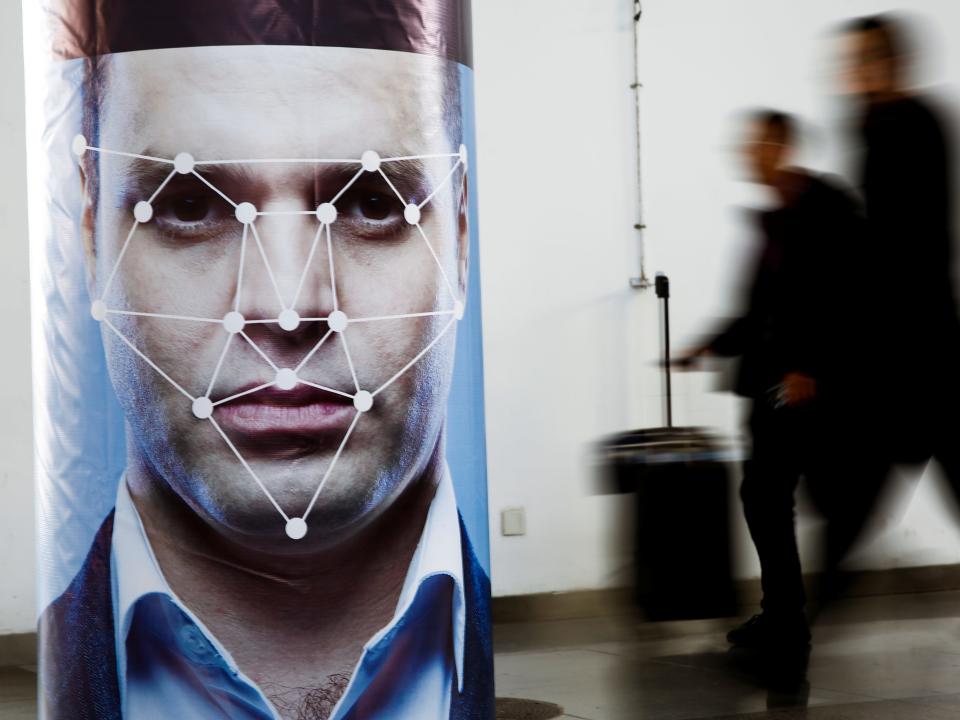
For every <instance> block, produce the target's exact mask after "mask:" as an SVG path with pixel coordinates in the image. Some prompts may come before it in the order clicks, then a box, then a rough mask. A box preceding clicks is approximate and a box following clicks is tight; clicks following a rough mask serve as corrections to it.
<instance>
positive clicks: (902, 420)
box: [809, 383, 960, 602]
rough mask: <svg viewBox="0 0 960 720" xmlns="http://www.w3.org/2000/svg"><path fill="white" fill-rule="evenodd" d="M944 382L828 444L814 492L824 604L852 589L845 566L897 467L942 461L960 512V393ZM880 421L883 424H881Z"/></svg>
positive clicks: (851, 425)
mask: <svg viewBox="0 0 960 720" xmlns="http://www.w3.org/2000/svg"><path fill="white" fill-rule="evenodd" d="M952 385H953V383H939V384H938V386H939V388H940V392H939V397H937V395H938V393H936V392H934V391H933V389H932V388H930V387H926V388H924V392H918V393H917V394H916V395H913V396H912V399H910V398H908V399H903V398H904V397H905V394H903V395H901V396H900V399H899V401H898V400H897V399H896V398H894V399H893V401H892V402H889V403H888V404H887V405H886V406H885V407H884V408H875V412H874V413H873V417H868V416H865V415H863V414H861V415H860V416H859V417H856V416H854V417H850V416H848V417H849V418H850V419H849V420H848V421H847V422H846V423H845V428H844V429H840V428H837V427H834V428H833V429H832V430H830V431H829V432H828V437H827V439H826V440H825V442H824V443H823V447H824V448H825V450H824V451H823V452H822V457H824V460H825V461H824V462H822V463H818V467H817V468H816V469H815V471H814V473H813V475H812V476H811V477H810V483H809V485H810V490H811V492H812V494H813V497H814V500H815V502H816V504H817V506H818V508H819V510H820V512H821V513H822V514H823V515H824V517H825V519H826V521H827V524H826V534H825V538H824V573H823V577H822V583H821V588H820V591H819V592H820V595H821V597H820V600H821V602H828V601H830V600H833V599H835V598H836V597H837V596H838V595H839V594H840V593H841V592H842V591H843V589H844V588H845V585H846V583H845V579H846V578H845V577H844V576H843V574H842V573H841V572H840V565H841V563H842V562H843V560H844V559H845V558H846V556H847V555H848V553H849V552H850V550H851V549H852V547H853V545H854V544H855V543H856V542H857V540H858V539H859V538H860V537H861V535H862V533H863V529H864V527H865V526H866V524H867V522H868V520H869V519H870V515H871V513H872V511H873V510H874V508H875V506H876V503H877V500H878V498H879V497H880V495H881V494H882V492H883V489H884V486H885V484H886V482H887V480H888V478H889V476H890V474H891V472H892V470H893V468H894V467H895V466H897V465H906V466H908V467H909V466H919V467H920V468H922V466H923V465H925V464H926V463H928V462H929V461H930V460H934V461H936V462H937V463H938V464H939V465H940V469H941V470H942V471H943V474H944V476H945V479H946V481H947V482H948V483H949V486H950V488H951V490H952V492H953V496H954V498H955V500H956V502H955V507H954V508H953V509H954V510H957V509H960V404H958V401H960V393H958V392H957V391H956V388H954V387H951V386H952ZM877 418H880V421H879V422H878V421H877Z"/></svg>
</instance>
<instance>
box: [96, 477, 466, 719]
mask: <svg viewBox="0 0 960 720" xmlns="http://www.w3.org/2000/svg"><path fill="white" fill-rule="evenodd" d="M111 562H112V563H113V572H112V576H113V578H114V628H115V629H116V630H115V632H116V638H115V640H116V649H117V660H118V666H119V670H120V681H121V682H120V694H121V703H122V704H125V703H124V702H123V701H124V699H125V695H126V681H125V679H126V666H127V663H126V639H127V635H128V633H129V631H130V624H131V622H132V621H133V610H134V608H135V606H136V604H137V601H138V600H140V598H142V597H143V596H144V595H148V594H150V593H158V594H162V595H166V596H167V597H169V598H170V599H171V601H172V602H174V603H175V604H176V605H177V606H178V607H180V608H181V609H182V610H183V611H184V612H185V613H186V614H187V615H188V616H189V617H190V618H191V620H193V621H194V622H195V623H196V625H197V627H199V628H200V629H201V630H202V631H203V632H204V633H205V634H206V636H207V638H208V639H209V640H210V642H211V643H212V644H213V646H214V647H215V648H216V649H217V651H218V652H220V654H221V655H222V656H223V658H224V659H225V660H226V661H227V663H228V664H229V665H230V667H231V669H233V670H235V671H237V672H239V670H238V668H237V665H236V663H235V662H234V660H233V658H232V657H231V656H230V654H229V652H227V650H226V649H225V648H223V646H222V645H220V643H219V642H218V641H217V639H216V638H215V637H214V636H213V634H212V633H211V632H210V631H209V630H208V629H207V628H206V626H204V625H203V623H202V622H201V621H200V619H199V618H197V617H196V616H195V615H194V614H193V613H192V612H191V611H190V610H189V608H187V607H186V606H185V605H184V604H183V602H181V601H180V599H179V598H178V597H177V596H176V595H175V594H174V592H173V590H172V589H171V588H170V585H169V584H168V583H167V581H166V579H165V578H164V576H163V571H162V570H161V569H160V565H159V563H158V562H157V558H156V556H155V555H154V553H153V549H152V548H151V547H150V541H149V539H148V538H147V533H146V531H145V530H144V527H143V523H142V521H141V519H140V515H139V513H138V512H137V509H136V506H135V505H134V504H133V500H132V498H131V497H130V492H129V490H128V488H127V483H126V478H123V479H121V481H120V486H119V489H118V491H117V505H116V512H115V515H114V526H113V541H112V557H111ZM436 575H448V576H449V577H450V578H451V579H452V580H453V582H454V591H453V612H452V616H453V643H454V661H455V663H456V671H457V686H458V689H459V690H461V691H462V690H463V681H464V678H463V656H464V637H465V633H466V599H465V591H464V579H463V554H462V546H461V538H460V516H459V512H458V510H457V501H456V496H455V494H454V488H453V481H452V480H451V478H450V471H449V468H447V466H446V465H444V471H443V474H442V475H441V478H440V483H439V485H438V486H437V492H436V495H435V496H434V498H433V501H432V502H431V504H430V509H429V511H428V513H427V519H426V522H425V523H424V527H423V533H422V534H421V536H420V542H419V543H418V545H417V549H416V551H415V552H414V555H413V559H412V560H411V562H410V567H409V570H408V571H407V577H406V579H405V580H404V583H403V588H402V589H401V591H400V598H399V600H398V602H397V609H396V611H395V613H394V616H393V618H392V619H391V621H390V622H389V623H388V624H387V625H386V626H385V627H384V628H382V629H381V630H380V631H379V632H377V633H376V634H375V635H374V636H373V637H372V638H371V639H370V640H368V641H367V643H366V644H365V645H364V651H366V650H367V649H369V648H370V647H372V646H374V645H375V644H376V643H377V642H378V641H379V640H380V639H381V638H382V637H384V636H385V635H387V634H388V633H389V632H390V630H391V629H393V627H394V626H395V625H396V624H397V623H398V622H399V621H400V619H401V618H403V616H404V614H405V613H406V612H407V611H408V610H409V609H410V606H411V605H412V604H413V601H414V598H415V597H416V594H417V590H418V589H419V587H420V586H421V584H422V583H423V582H424V581H425V580H427V579H428V578H431V577H434V576H436ZM361 662H362V658H361ZM358 667H359V663H358ZM250 684H251V685H254V683H252V682H251V683H250ZM345 696H346V693H345Z"/></svg>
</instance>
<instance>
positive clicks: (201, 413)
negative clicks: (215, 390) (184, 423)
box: [192, 397, 213, 420]
mask: <svg viewBox="0 0 960 720" xmlns="http://www.w3.org/2000/svg"><path fill="white" fill-rule="evenodd" d="M192 410H193V414H194V416H195V417H196V418H197V419H198V420H206V419H207V418H208V417H210V416H211V415H213V403H212V402H210V398H208V397H198V398H197V399H196V400H194V401H193V408H192Z"/></svg>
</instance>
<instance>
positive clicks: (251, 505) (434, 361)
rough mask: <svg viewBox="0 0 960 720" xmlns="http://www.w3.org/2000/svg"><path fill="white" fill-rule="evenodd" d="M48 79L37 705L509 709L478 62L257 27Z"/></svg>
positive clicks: (41, 238)
mask: <svg viewBox="0 0 960 720" xmlns="http://www.w3.org/2000/svg"><path fill="white" fill-rule="evenodd" d="M116 31H117V28H116V27H114V28H113V29H112V32H114V33H115V32H116ZM46 70H47V74H46V78H45V82H46V86H47V88H46V101H45V106H44V120H45V122H46V125H45V127H44V131H43V132H44V134H43V148H44V152H45V153H46V156H45V157H44V158H43V167H42V170H41V176H42V182H43V185H42V187H41V188H40V192H41V193H42V194H43V196H44V197H46V198H48V201H47V208H46V210H47V211H46V213H45V217H44V218H43V222H42V223H40V224H39V226H32V235H31V248H32V256H33V263H32V271H33V283H34V285H33V288H34V293H33V310H34V331H35V335H34V337H35V343H34V371H35V382H36V391H35V401H36V443H37V448H36V452H37V473H38V482H37V486H38V515H39V523H38V525H39V530H38V536H39V555H40V568H41V578H40V583H39V589H40V593H39V594H40V598H39V618H40V619H39V623H40V631H41V649H40V665H41V676H42V683H41V684H42V685H43V686H44V690H43V692H42V695H43V698H42V700H43V702H42V707H43V708H44V711H43V714H44V716H45V717H54V718H60V717H91V718H92V717H130V718H140V717H154V716H157V713H158V712H162V713H173V715H175V716H177V715H178V716H183V717H207V716H211V713H214V714H215V712H219V711H218V710H215V709H213V706H208V705H205V704H204V703H208V702H213V703H215V704H217V703H221V705H217V707H222V703H223V702H227V701H225V700H224V699H223V696H222V695H223V694H224V693H226V695H227V696H229V697H230V698H232V699H231V700H229V701H228V702H230V703H236V702H238V699H242V700H239V702H240V705H233V704H231V707H240V706H242V707H243V708H244V710H243V711H240V710H237V711H236V713H233V714H231V715H230V716H231V717H234V716H236V717H241V718H246V717H251V718H253V717H256V718H264V717H275V718H287V717H314V716H316V717H323V718H346V717H347V716H348V715H350V713H351V712H360V710H357V708H363V711H362V712H363V716H364V717H367V716H369V717H372V718H375V717H382V718H395V717H396V718H406V717H410V718H418V720H419V719H420V718H433V717H437V718H444V719H446V718H486V717H492V712H493V710H492V708H493V704H492V702H493V685H492V656H491V649H490V648H491V646H490V636H489V594H490V587H489V553H488V538H487V528H486V518H487V509H486V484H485V483H486V478H485V448H484V435H483V406H482V397H483V373H482V356H481V342H480V337H481V335H480V332H481V326H480V302H479V269H478V264H477V247H476V243H477V215H476V207H477V203H476V180H475V167H474V166H475V162H474V159H473V154H474V153H473V149H472V148H473V146H474V130H473V105H472V102H473V98H472V94H473V93H472V82H473V77H472V71H471V70H470V69H469V68H467V67H466V66H464V65H462V64H460V63H457V62H453V61H451V60H449V59H447V58H445V57H442V56H438V55H436V54H429V53H417V52H400V51H396V50H393V49H384V50H377V49H372V48H370V47H313V46H293V45H258V44H245V45H218V46H197V47H161V48H159V49H149V50H140V51H136V50H135V51H130V52H122V53H112V54H106V55H101V56H97V57H82V58H77V59H71V60H66V61H64V60H56V61H51V62H50V64H49V66H48V67H47V68H46ZM374 570H375V572H374ZM280 578H282V579H283V582H282V583H279V584H278V583H277V582H276V581H277V579H280ZM291 588H296V591H295V593H294V595H295V596H296V598H297V602H296V603H295V605H294V606H291V605H290V602H291ZM338 588H339V590H338ZM280 589H283V591H284V592H279V590H280ZM274 591H277V592H276V593H274ZM338 593H340V594H339V595H338ZM250 598H257V602H253V603H251V602H250ZM371 607H373V608H380V610H379V611H378V612H379V615H376V614H375V613H374V614H371V613H370V612H368V610H369V608H371ZM211 608H216V610H215V611H211ZM354 608H367V610H365V611H364V612H363V613H362V614H361V615H357V614H356V612H354ZM298 613H305V614H306V615H304V617H303V618H301V619H300V621H298V624H297V625H296V627H297V628H298V629H297V631H296V632H293V633H289V634H287V635H286V636H285V635H284V634H283V632H284V627H285V625H286V624H287V621H288V620H289V621H290V622H291V623H293V621H294V620H295V619H296V616H297V614H298ZM374 615H375V616H374ZM225 617H229V618H231V621H230V622H229V623H225V622H224V621H223V618H225ZM254 628H255V629H256V632H251V630H252V629H254ZM145 638H148V640H145ZM184 638H190V641H189V642H186V641H185V640H184ZM298 648H299V649H300V650H301V652H300V653H299V654H298V651H297V650H298ZM320 649H322V652H321V651H320ZM275 653H279V655H282V657H283V662H278V663H270V662H268V661H267V658H270V657H271V656H272V655H273V654H275ZM91 658H96V661H95V662H91ZM171 658H175V659H176V662H172V661H171ZM216 663H219V664H220V665H217V666H222V667H224V668H226V669H228V670H229V671H230V672H229V673H228V675H229V677H230V678H231V679H230V680H229V681H228V682H226V683H224V682H220V681H219V680H217V681H213V680H211V681H210V683H208V682H207V681H206V680H204V679H203V678H204V677H207V679H208V680H210V678H209V677H208V676H206V675H204V673H206V672H207V671H206V670H205V669H204V668H209V667H212V666H213V665H215V664H216ZM395 667H404V668H406V669H405V670H404V672H403V673H401V675H402V677H400V676H399V675H397V674H396V673H395V672H394V671H392V670H390V671H389V672H388V670H389V669H390V668H395ZM211 683H212V684H211ZM197 687H203V688H205V689H204V691H203V692H202V693H197V692H196V688H197ZM318 698H321V699H318ZM310 713H313V714H310ZM350 716H352V715H350Z"/></svg>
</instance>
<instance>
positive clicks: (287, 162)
mask: <svg viewBox="0 0 960 720" xmlns="http://www.w3.org/2000/svg"><path fill="white" fill-rule="evenodd" d="M297 165H300V166H301V167H303V168H306V167H308V166H311V165H312V166H313V173H314V175H315V176H316V178H317V179H318V180H320V181H321V182H322V181H324V180H326V181H330V180H335V181H338V182H342V186H341V187H343V186H346V185H347V184H348V183H349V184H352V181H354V180H361V179H362V178H363V176H364V175H367V174H368V173H367V172H366V171H364V170H363V169H362V166H361V164H360V161H359V160H357V161H349V160H348V161H334V162H316V161H311V160H308V159H305V160H302V161H301V160H296V159H281V160H273V161H271V160H225V161H202V162H198V163H197V164H196V166H195V168H194V172H195V173H196V174H199V175H200V176H201V177H202V178H203V179H204V180H207V181H209V183H211V184H212V185H214V186H217V187H219V185H221V184H222V185H224V186H228V187H231V188H237V187H243V186H245V185H248V184H255V183H256V182H257V177H256V176H257V174H258V173H257V170H258V169H259V168H264V169H265V168H267V167H271V166H272V168H276V167H279V166H297ZM380 171H382V173H383V174H384V175H385V176H386V177H387V178H388V179H389V181H390V182H391V183H393V184H394V185H395V186H396V188H397V190H398V191H399V192H400V194H402V195H405V196H406V197H404V201H405V202H413V201H415V200H422V199H423V198H422V197H419V196H421V195H425V194H426V193H428V192H429V191H430V187H429V178H428V176H427V172H426V167H425V166H424V163H423V161H422V160H419V159H416V158H412V159H411V158H403V159H398V160H389V159H388V160H384V161H383V162H382V163H381V165H380ZM369 174H371V175H374V176H379V173H377V172H374V173H369ZM176 177H178V173H177V172H176V170H175V169H174V167H173V165H172V164H169V163H166V162H157V161H155V160H147V159H145V158H134V159H132V160H131V161H130V164H129V166H128V168H127V170H126V172H125V173H124V179H123V187H124V190H125V191H126V194H127V195H128V196H129V197H130V199H134V196H136V197H138V198H140V199H143V200H153V199H155V198H156V195H158V194H159V192H160V190H162V189H163V187H165V186H166V184H167V183H168V182H169V181H170V180H173V179H175V178H176ZM182 177H189V175H187V176H182ZM197 182H201V180H199V179H197ZM324 184H325V183H324ZM341 187H336V188H331V189H333V190H334V192H338V191H340V190H341Z"/></svg>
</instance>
